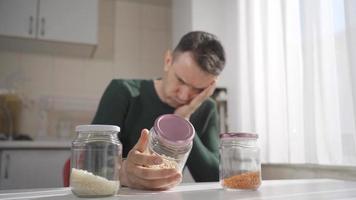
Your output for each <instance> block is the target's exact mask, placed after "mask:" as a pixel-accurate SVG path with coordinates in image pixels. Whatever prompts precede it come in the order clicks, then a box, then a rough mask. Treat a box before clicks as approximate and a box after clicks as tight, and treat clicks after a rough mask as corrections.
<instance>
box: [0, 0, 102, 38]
mask: <svg viewBox="0 0 356 200" xmlns="http://www.w3.org/2000/svg"><path fill="white" fill-rule="evenodd" d="M97 32H98V0H61V1H58V0H0V35H2V36H10V37H12V36H15V37H24V38H33V39H39V40H46V41H58V42H70V43H80V44H91V45H95V44H97Z"/></svg>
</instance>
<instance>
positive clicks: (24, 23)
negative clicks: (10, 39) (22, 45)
mask: <svg viewBox="0 0 356 200" xmlns="http://www.w3.org/2000/svg"><path fill="white" fill-rule="evenodd" d="M36 18H37V0H26V1H24V0H0V35H5V36H16V37H25V38H35V37H36Z"/></svg>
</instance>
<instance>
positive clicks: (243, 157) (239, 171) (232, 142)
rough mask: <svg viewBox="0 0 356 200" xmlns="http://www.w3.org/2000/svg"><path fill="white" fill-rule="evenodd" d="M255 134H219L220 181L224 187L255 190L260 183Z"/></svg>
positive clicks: (259, 165)
mask: <svg viewBox="0 0 356 200" xmlns="http://www.w3.org/2000/svg"><path fill="white" fill-rule="evenodd" d="M257 138H258V135H257V134H253V133H223V134H220V183H221V185H222V186H223V187H224V188H225V189H237V190H239V189H247V190H257V189H258V187H259V186H260V185H261V161H260V149H259V147H258V145H257Z"/></svg>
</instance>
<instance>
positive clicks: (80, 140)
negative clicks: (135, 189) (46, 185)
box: [70, 125, 122, 197]
mask: <svg viewBox="0 0 356 200" xmlns="http://www.w3.org/2000/svg"><path fill="white" fill-rule="evenodd" d="M119 131H120V128H119V127H117V126H110V125H80V126H77V127H76V132H77V133H78V134H77V138H76V139H75V140H74V141H73V143H72V159H71V166H72V169H71V175H70V187H71V190H72V192H73V193H74V194H75V195H77V196H79V197H102V196H111V195H115V194H116V193H117V191H118V189H119V187H120V182H119V169H120V166H121V159H122V145H121V143H120V141H119V140H118V136H117V134H118V132H119Z"/></svg>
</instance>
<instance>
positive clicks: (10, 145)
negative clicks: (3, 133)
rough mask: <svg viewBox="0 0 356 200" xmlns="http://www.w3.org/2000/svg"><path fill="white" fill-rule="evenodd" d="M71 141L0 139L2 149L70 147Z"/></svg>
mask: <svg viewBox="0 0 356 200" xmlns="http://www.w3.org/2000/svg"><path fill="white" fill-rule="evenodd" d="M71 145H72V144H71V141H36V140H35V141H16V140H15V141H0V150H1V149H70V148H71Z"/></svg>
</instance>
